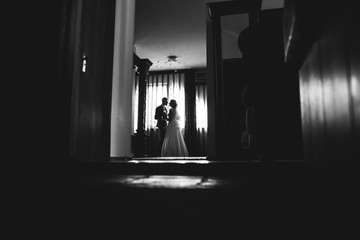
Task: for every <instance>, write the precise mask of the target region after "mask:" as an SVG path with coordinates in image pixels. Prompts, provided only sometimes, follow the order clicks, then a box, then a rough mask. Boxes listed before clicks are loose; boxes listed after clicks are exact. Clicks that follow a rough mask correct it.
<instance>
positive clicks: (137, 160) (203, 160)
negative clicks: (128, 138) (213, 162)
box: [128, 157, 209, 164]
mask: <svg viewBox="0 0 360 240" xmlns="http://www.w3.org/2000/svg"><path fill="white" fill-rule="evenodd" d="M128 162H129V163H179V164H185V163H196V164H208V163H209V161H208V160H206V157H144V158H133V159H132V160H130V161H128Z"/></svg>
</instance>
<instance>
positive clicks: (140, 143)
mask: <svg viewBox="0 0 360 240" xmlns="http://www.w3.org/2000/svg"><path fill="white" fill-rule="evenodd" d="M151 65H152V62H151V61H150V60H149V59H141V61H140V64H139V66H138V67H139V108H138V126H137V133H136V144H135V157H143V156H145V149H146V148H145V146H146V139H145V116H146V115H145V111H146V83H147V80H148V74H149V69H150V66H151Z"/></svg>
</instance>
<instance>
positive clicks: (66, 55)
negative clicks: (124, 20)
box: [1, 0, 360, 240]
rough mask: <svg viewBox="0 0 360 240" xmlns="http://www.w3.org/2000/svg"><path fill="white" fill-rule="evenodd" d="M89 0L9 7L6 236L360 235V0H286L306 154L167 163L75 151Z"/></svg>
mask: <svg viewBox="0 0 360 240" xmlns="http://www.w3.org/2000/svg"><path fill="white" fill-rule="evenodd" d="M79 2H82V1H81V0H79V1H72V0H52V1H51V2H50V1H43V0H33V1H21V0H13V1H6V3H4V5H3V9H4V10H3V12H4V15H3V17H4V21H3V24H4V26H5V27H4V28H3V31H4V37H3V38H4V40H5V43H4V44H3V46H2V50H1V53H2V57H3V59H4V60H5V64H6V65H5V67H4V71H3V72H2V74H3V83H4V85H3V87H2V91H1V95H2V97H3V99H4V100H3V103H4V104H3V106H2V118H3V120H5V124H4V125H3V126H4V131H3V133H2V136H3V139H4V140H5V141H4V142H3V143H2V148H3V149H4V151H3V152H2V154H3V156H2V166H3V167H2V169H3V170H4V171H3V172H4V173H5V174H4V176H5V178H4V180H5V181H4V184H5V186H4V188H3V192H2V198H1V203H2V211H1V212H2V213H1V220H2V222H5V225H2V226H3V228H4V230H3V231H2V234H1V235H3V236H7V237H3V239H32V238H34V239H301V240H302V239H304V240H305V239H359V228H358V222H359V220H358V219H359V214H358V210H359V209H358V208H359V200H360V199H359V197H358V196H359V195H360V194H359V185H358V183H357V181H356V180H357V178H358V159H360V157H359V156H360V154H359V148H358V146H359V139H360V138H359V136H360V135H359V129H360V128H359V123H360V121H359V116H360V115H359V110H358V109H359V106H360V101H359V96H360V94H359V93H360V91H359V89H360V88H359V86H360V84H359V83H360V82H359V81H360V80H359V79H360V77H359V76H360V74H359V69H360V68H359V63H360V60H359V57H360V51H359V45H358V42H359V40H360V39H359V38H360V33H359V31H358V27H357V26H356V23H357V22H358V20H359V15H358V14H357V12H356V11H355V9H359V8H358V7H359V4H358V3H357V2H355V1H347V2H346V3H344V4H343V5H341V6H338V5H337V3H336V1H319V2H318V5H312V4H313V3H312V1H310V0H308V1H297V0H286V1H285V3H286V4H285V8H284V11H285V13H286V14H285V15H284V27H285V30H284V36H285V37H287V39H290V40H291V41H289V42H288V44H286V45H285V50H286V53H287V56H288V58H287V61H288V63H289V64H290V65H291V67H293V68H295V69H296V70H297V71H299V75H300V77H299V84H300V94H301V96H302V102H301V104H302V112H301V114H302V124H303V125H302V126H303V133H304V146H303V148H304V153H305V154H304V159H300V160H296V161H294V160H291V161H287V160H282V161H280V160H278V159H273V161H261V160H256V161H238V160H239V159H237V157H236V156H232V157H223V156H221V155H218V156H214V157H213V158H212V159H211V160H209V161H207V162H202V161H188V162H173V161H168V162H161V163H154V162H151V161H150V162H146V161H137V162H131V161H110V159H109V158H103V159H100V161H79V159H78V158H76V157H74V156H73V155H72V152H71V149H70V146H71V143H72V139H71V136H70V133H71V129H72V124H73V121H74V119H72V116H73V115H72V114H73V112H72V110H73V108H72V97H73V95H72V93H73V91H72V90H73V88H74V85H73V84H74V81H73V80H74V75H73V74H72V73H73V67H74V66H75V65H76V64H80V62H81V60H82V59H81V57H82V56H81V54H80V55H79V56H78V55H76V54H75V53H74V49H75V47H74V45H76V43H75V42H74V41H67V40H69V35H70V34H71V33H72V32H71V31H70V30H73V28H72V27H74V26H72V24H73V23H74V21H75V20H74V19H73V18H72V17H73V15H72V14H71V13H72V10H73V9H75V8H76V5H77V4H79ZM320 10H321V11H320ZM305 12H306V13H305ZM334 12H336V13H337V14H336V15H335V14H334ZM307 14H310V15H309V16H308V15H307ZM334 16H336V17H334ZM100 29H101V28H100ZM77 57H78V58H77ZM104 136H105V138H106V134H105V135H104ZM104 136H102V137H104ZM107 144H108V143H104V145H105V146H107ZM106 154H107V153H106Z"/></svg>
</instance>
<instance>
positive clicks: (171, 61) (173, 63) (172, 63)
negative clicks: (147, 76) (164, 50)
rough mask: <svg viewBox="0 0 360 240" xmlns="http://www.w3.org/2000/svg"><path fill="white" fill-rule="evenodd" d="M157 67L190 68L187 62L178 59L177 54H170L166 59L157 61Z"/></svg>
mask: <svg viewBox="0 0 360 240" xmlns="http://www.w3.org/2000/svg"><path fill="white" fill-rule="evenodd" d="M156 67H157V68H159V69H164V70H167V69H169V70H170V69H172V70H177V69H190V66H188V65H187V62H186V61H181V60H178V56H176V55H169V56H167V59H166V60H160V61H157V62H156Z"/></svg>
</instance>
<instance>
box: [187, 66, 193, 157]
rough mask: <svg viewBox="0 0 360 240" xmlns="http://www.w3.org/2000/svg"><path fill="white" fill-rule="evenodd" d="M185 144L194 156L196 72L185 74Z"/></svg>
mask: <svg viewBox="0 0 360 240" xmlns="http://www.w3.org/2000/svg"><path fill="white" fill-rule="evenodd" d="M185 106H186V107H185V109H186V112H185V118H186V122H185V142H186V146H187V148H188V151H189V155H190V156H192V155H193V154H194V153H195V152H196V126H195V125H196V119H195V117H196V116H195V72H194V71H192V70H190V71H186V73H185Z"/></svg>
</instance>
